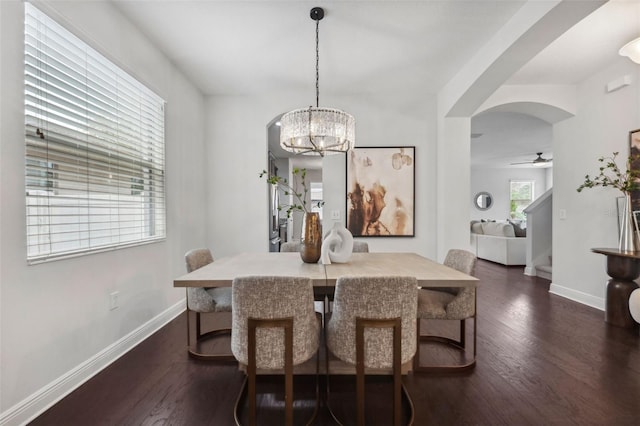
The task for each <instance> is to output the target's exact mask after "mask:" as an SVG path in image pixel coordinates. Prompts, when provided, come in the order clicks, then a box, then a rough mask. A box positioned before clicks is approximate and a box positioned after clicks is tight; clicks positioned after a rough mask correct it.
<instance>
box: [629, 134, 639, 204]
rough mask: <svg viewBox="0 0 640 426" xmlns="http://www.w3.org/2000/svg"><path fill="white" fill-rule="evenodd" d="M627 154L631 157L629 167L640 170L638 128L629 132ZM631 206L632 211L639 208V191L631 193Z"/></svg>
mask: <svg viewBox="0 0 640 426" xmlns="http://www.w3.org/2000/svg"><path fill="white" fill-rule="evenodd" d="M629 156H630V157H631V158H632V161H631V167H632V168H633V169H635V170H640V129H637V130H632V131H630V132H629ZM631 206H632V209H633V211H634V213H635V212H636V211H639V210H640V191H633V192H632V193H631Z"/></svg>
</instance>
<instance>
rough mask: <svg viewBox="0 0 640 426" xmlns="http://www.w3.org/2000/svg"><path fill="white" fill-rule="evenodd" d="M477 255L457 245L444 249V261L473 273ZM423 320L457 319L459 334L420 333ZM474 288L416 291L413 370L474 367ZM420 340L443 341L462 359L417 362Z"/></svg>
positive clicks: (452, 266) (429, 370) (453, 266)
mask: <svg viewBox="0 0 640 426" xmlns="http://www.w3.org/2000/svg"><path fill="white" fill-rule="evenodd" d="M476 259H477V258H476V256H475V255H474V254H473V253H471V252H469V251H467V250H460V249H451V250H449V252H448V253H447V256H446V257H445V260H444V262H443V264H444V265H446V266H448V267H450V268H453V269H456V270H458V271H460V272H463V273H465V274H467V275H473V273H474V271H475V265H476ZM467 319H473V344H472V356H471V358H470V359H467V348H466V333H467V331H466V320H467ZM422 320H450V321H459V338H458V339H456V338H452V337H447V336H443V335H436V334H430V335H421V330H420V326H421V324H420V323H421V322H422ZM476 323H477V321H476V289H475V288H472V287H442V288H422V289H420V290H419V291H418V321H417V333H416V335H417V339H418V344H417V347H416V356H415V358H414V366H413V367H414V368H413V369H414V371H416V372H423V373H424V372H447V371H463V370H467V369H470V368H473V367H474V366H475V363H476V331H477V326H476ZM420 342H434V343H442V344H446V345H448V346H451V347H453V348H454V349H456V350H458V351H459V352H460V353H462V354H463V355H464V356H465V360H464V361H463V362H461V363H458V364H453V363H452V364H445V365H422V364H421V363H420Z"/></svg>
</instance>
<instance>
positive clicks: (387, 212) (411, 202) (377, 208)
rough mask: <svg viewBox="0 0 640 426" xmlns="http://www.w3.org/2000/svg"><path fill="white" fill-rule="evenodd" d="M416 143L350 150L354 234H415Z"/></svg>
mask: <svg viewBox="0 0 640 426" xmlns="http://www.w3.org/2000/svg"><path fill="white" fill-rule="evenodd" d="M415 151H416V148H415V146H382V147H378V146H375V147H373V146H372V147H356V148H353V149H352V150H350V151H349V152H348V153H347V161H346V163H347V164H346V168H347V170H346V192H347V193H346V197H345V199H346V209H345V211H346V219H347V220H346V222H347V223H346V225H347V229H349V231H350V232H351V234H353V236H354V237H415V167H416V166H415Z"/></svg>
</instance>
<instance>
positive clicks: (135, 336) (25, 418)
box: [0, 299, 185, 426]
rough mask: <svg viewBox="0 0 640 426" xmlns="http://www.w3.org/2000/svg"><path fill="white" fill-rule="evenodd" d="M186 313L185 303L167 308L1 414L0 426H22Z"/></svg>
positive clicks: (182, 301) (183, 301) (181, 302)
mask: <svg viewBox="0 0 640 426" xmlns="http://www.w3.org/2000/svg"><path fill="white" fill-rule="evenodd" d="M184 310H185V300H184V299H183V300H181V301H180V302H178V303H176V304H175V305H173V306H171V307H169V308H168V309H167V310H165V311H164V312H162V313H160V314H159V315H158V316H156V317H155V318H152V319H151V320H149V321H147V322H146V323H145V324H143V325H141V326H140V327H138V328H137V329H135V330H133V331H132V332H131V333H129V334H127V335H126V336H124V337H122V338H121V339H120V340H118V341H117V342H115V343H113V344H111V345H110V346H108V347H106V348H105V349H103V350H102V351H100V352H98V353H97V354H96V355H94V356H93V357H91V358H89V359H88V360H86V361H85V362H83V363H82V364H80V365H78V366H77V367H75V368H73V369H72V370H70V371H68V372H67V373H65V374H64V375H62V376H60V377H59V378H57V379H56V380H54V381H53V382H51V383H49V384H48V385H46V386H45V387H43V388H42V389H40V390H38V391H36V392H34V393H33V394H32V395H30V396H29V397H27V398H25V399H24V400H22V401H20V402H19V403H17V404H16V405H14V406H13V407H11V408H9V409H8V410H6V411H4V412H3V413H0V425H2V426H4V425H6V426H14V425H24V424H27V423H28V422H30V421H31V420H33V419H35V418H36V417H37V416H39V415H40V414H42V413H43V412H44V411H45V410H47V409H48V408H49V407H51V406H52V405H54V404H55V403H57V402H58V401H60V400H61V399H62V398H64V397H65V396H67V395H68V394H69V393H71V392H73V391H74V390H75V389H76V388H78V387H79V386H80V385H82V384H83V383H85V382H86V381H87V380H89V379H90V378H92V377H93V376H95V375H96V374H98V373H99V372H100V371H102V370H103V369H105V368H106V367H107V366H109V365H110V364H111V363H112V362H114V361H115V360H117V359H118V358H120V357H121V356H122V355H124V354H126V353H127V352H129V351H130V350H131V349H133V348H134V347H136V346H137V345H138V344H139V343H141V342H142V341H144V340H145V339H146V338H147V337H149V336H151V335H152V334H153V333H155V332H156V331H158V330H159V329H161V328H162V327H164V326H165V325H166V324H167V323H169V322H170V321H171V320H173V319H174V318H175V317H177V316H178V315H180V314H181V313H182V312H184Z"/></svg>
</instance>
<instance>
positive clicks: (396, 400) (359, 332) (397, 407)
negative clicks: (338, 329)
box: [356, 318, 402, 426]
mask: <svg viewBox="0 0 640 426" xmlns="http://www.w3.org/2000/svg"><path fill="white" fill-rule="evenodd" d="M366 328H392V329H393V424H394V425H395V426H400V421H401V417H402V393H401V391H402V371H401V368H402V320H401V318H393V319H368V318H356V407H357V416H358V426H364V424H365V418H364V413H365V399H364V379H365V378H364V367H365V359H364V330H365V329H366Z"/></svg>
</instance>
